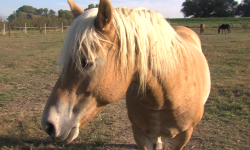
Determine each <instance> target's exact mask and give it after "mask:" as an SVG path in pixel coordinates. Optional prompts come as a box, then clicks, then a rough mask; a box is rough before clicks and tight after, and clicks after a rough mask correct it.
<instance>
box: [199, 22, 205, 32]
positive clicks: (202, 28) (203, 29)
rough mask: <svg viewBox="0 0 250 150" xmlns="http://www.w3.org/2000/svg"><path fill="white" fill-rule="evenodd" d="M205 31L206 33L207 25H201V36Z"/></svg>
mask: <svg viewBox="0 0 250 150" xmlns="http://www.w3.org/2000/svg"><path fill="white" fill-rule="evenodd" d="M204 31H205V24H204V23H202V24H201V25H200V34H201V33H204Z"/></svg>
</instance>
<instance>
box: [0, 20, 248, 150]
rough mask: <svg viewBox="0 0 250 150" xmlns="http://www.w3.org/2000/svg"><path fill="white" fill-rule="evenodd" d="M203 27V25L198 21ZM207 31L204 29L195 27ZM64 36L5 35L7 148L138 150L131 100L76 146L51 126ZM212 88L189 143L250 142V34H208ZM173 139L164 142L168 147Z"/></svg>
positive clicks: (3, 140)
mask: <svg viewBox="0 0 250 150" xmlns="http://www.w3.org/2000/svg"><path fill="white" fill-rule="evenodd" d="M198 25H199V24H198ZM193 30H194V31H196V33H198V34H199V28H193ZM64 36H65V35H64V34H56V33H50V34H47V35H43V34H27V35H22V34H16V35H15V36H11V37H8V36H5V37H4V36H0V149H2V150H9V149H15V150H23V149H48V150H51V149H90V150H91V149H98V150H106V149H112V150H113V149H117V150H118V149H119V150H120V149H124V150H126V149H130V150H132V149H136V148H137V146H136V145H135V142H134V139H133V135H132V130H131V125H130V122H129V120H128V117H127V112H126V104H125V100H124V99H121V100H120V101H118V102H116V103H114V104H111V105H109V106H107V107H106V108H105V109H104V110H102V111H101V112H100V113H99V114H98V115H97V116H96V117H95V118H94V119H93V120H91V121H90V122H89V123H87V124H86V125H85V126H84V127H83V128H82V129H81V131H80V135H79V137H78V138H77V139H76V140H75V141H73V143H71V144H68V145H63V144H55V143H54V142H52V141H51V140H50V138H49V137H48V135H46V133H45V132H44V131H43V129H42V127H41V124H40V120H41V115H42V111H43V108H44V105H45V103H46V100H47V98H48V96H49V95H50V92H51V91H52V88H53V86H54V85H55V82H56V80H57V78H58V74H59V69H58V66H56V60H57V57H58V55H59V52H60V49H61V46H62V43H63V41H64ZM200 38H201V41H202V47H203V52H204V54H205V55H206V58H207V60H208V63H209V66H210V71H211V78H212V89H211V94H210V97H209V99H208V101H207V103H206V105H205V112H204V116H203V119H202V121H201V122H200V123H199V125H198V126H197V127H196V128H195V131H194V134H193V136H192V138H191V140H190V141H189V143H188V144H187V146H186V147H185V148H184V149H186V150H187V149H195V150H200V149H205V150H210V149H213V150H216V149H217V150H221V149H226V150H237V149H239V150H242V149H249V148H250V137H249V135H250V64H249V62H250V53H249V51H250V41H249V39H250V32H249V31H245V30H244V29H242V28H232V29H231V34H226V35H225V34H219V35H218V34H217V28H210V29H208V30H207V29H205V34H203V35H200ZM169 145H170V143H169V142H168V140H164V149H168V147H169Z"/></svg>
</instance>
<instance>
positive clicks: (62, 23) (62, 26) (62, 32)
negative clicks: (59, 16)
mask: <svg viewBox="0 0 250 150" xmlns="http://www.w3.org/2000/svg"><path fill="white" fill-rule="evenodd" d="M62 33H63V23H62Z"/></svg>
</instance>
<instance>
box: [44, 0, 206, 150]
mask: <svg viewBox="0 0 250 150" xmlns="http://www.w3.org/2000/svg"><path fill="white" fill-rule="evenodd" d="M68 1H69V4H70V6H71V10H72V12H73V14H74V16H75V18H76V19H75V21H74V22H73V23H72V25H71V27H70V29H69V30H68V33H67V36H66V39H65V42H64V45H63V48H62V51H61V54H60V56H59V60H60V66H61V70H62V72H61V75H60V77H59V79H58V81H57V83H56V85H55V87H54V89H53V91H52V93H51V95H50V97H49V99H48V101H47V103H46V106H45V108H44V112H43V115H42V120H41V123H42V126H43V128H44V129H45V131H46V132H47V133H48V134H49V135H50V136H51V137H52V139H53V140H54V141H56V142H65V143H69V142H71V141H72V140H74V139H75V138H76V137H77V136H78V133H79V129H80V127H81V126H82V125H83V124H85V123H86V122H87V121H89V120H90V119H91V118H93V117H94V116H95V115H96V114H97V113H98V112H99V111H100V110H101V109H102V108H104V107H105V106H106V105H108V104H111V103H113V102H116V101H118V100H119V99H121V98H122V97H123V95H124V94H125V93H126V104H127V110H128V117H129V119H130V121H131V123H132V129H133V134H134V139H135V141H136V143H137V145H138V147H139V149H141V150H152V149H153V141H154V140H155V139H157V147H158V149H161V137H165V138H173V146H172V149H174V150H180V149H182V148H183V147H184V146H185V144H186V143H187V142H188V141H189V139H190V137H191V135H192V132H193V128H194V127H195V126H196V125H197V124H198V123H199V122H200V120H201V118H202V116H203V111H204V104H205V102H206V100H207V98H208V96H209V92H210V73H209V67H208V64H207V61H206V58H205V56H204V55H203V53H202V50H201V43H200V40H199V37H198V35H196V34H195V33H194V32H193V31H192V30H190V29H188V28H185V27H175V29H176V31H175V30H174V29H173V28H172V27H171V26H170V25H169V24H168V22H167V21H166V20H165V19H164V18H163V17H162V15H160V14H159V13H157V12H154V11H151V10H147V9H143V8H140V9H127V8H112V5H111V3H110V1H109V0H100V3H99V9H97V8H94V9H90V10H88V11H86V12H83V10H82V9H80V8H79V7H78V6H77V5H76V4H75V3H74V2H73V1H72V0H68Z"/></svg>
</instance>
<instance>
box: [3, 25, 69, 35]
mask: <svg viewBox="0 0 250 150" xmlns="http://www.w3.org/2000/svg"><path fill="white" fill-rule="evenodd" d="M69 27H70V26H64V25H63V23H62V24H61V26H54V27H48V26H46V23H45V24H44V26H40V27H27V26H26V23H25V25H24V26H21V27H18V26H10V25H9V24H5V23H3V24H2V26H1V27H0V30H1V34H2V35H3V36H5V35H9V36H11V35H17V34H37V33H40V34H48V33H64V32H65V31H66V30H67V29H68V28H69Z"/></svg>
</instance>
